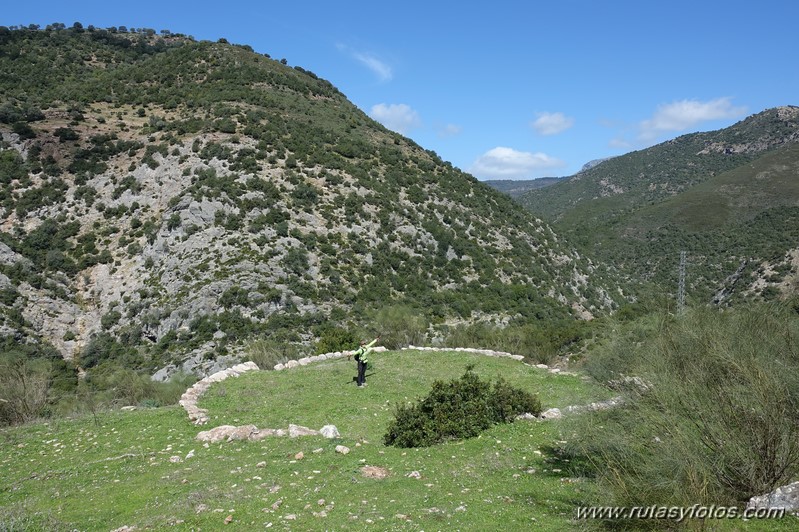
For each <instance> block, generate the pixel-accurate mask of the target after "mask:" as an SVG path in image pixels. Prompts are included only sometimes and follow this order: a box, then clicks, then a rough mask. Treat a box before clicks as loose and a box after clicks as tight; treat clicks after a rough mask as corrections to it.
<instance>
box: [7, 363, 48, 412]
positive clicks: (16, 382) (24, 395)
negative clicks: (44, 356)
mask: <svg viewBox="0 0 799 532" xmlns="http://www.w3.org/2000/svg"><path fill="white" fill-rule="evenodd" d="M49 389H50V365H49V363H48V362H47V361H46V360H27V359H26V358H25V356H24V355H22V354H18V353H9V354H6V355H4V356H3V357H2V359H0V425H13V424H18V423H25V422H28V421H31V420H33V419H36V418H37V417H39V416H41V415H42V414H43V413H44V410H45V407H46V406H47V396H48V391H49Z"/></svg>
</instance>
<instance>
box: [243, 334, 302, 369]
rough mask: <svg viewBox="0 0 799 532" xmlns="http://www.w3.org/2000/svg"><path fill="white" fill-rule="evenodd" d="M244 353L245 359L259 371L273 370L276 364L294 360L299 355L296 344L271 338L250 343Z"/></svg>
mask: <svg viewBox="0 0 799 532" xmlns="http://www.w3.org/2000/svg"><path fill="white" fill-rule="evenodd" d="M245 353H246V359H247V360H249V361H252V362H255V365H257V366H258V367H259V368H260V369H273V368H274V367H275V366H276V365H277V364H282V363H285V362H288V361H289V360H296V359H298V358H300V355H301V351H300V348H299V346H297V345H296V344H293V343H290V342H287V341H280V340H278V339H272V338H270V339H265V338H259V339H257V340H254V341H252V342H250V343H249V344H248V345H247V347H246V349H245Z"/></svg>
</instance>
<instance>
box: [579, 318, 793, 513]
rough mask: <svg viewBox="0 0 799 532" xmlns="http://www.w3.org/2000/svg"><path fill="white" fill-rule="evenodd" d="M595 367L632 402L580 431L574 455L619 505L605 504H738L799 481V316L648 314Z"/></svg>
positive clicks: (591, 419)
mask: <svg viewBox="0 0 799 532" xmlns="http://www.w3.org/2000/svg"><path fill="white" fill-rule="evenodd" d="M586 369H587V370H588V371H589V372H590V373H591V374H592V375H594V376H595V377H596V378H597V379H598V380H600V381H602V382H604V383H606V384H607V385H609V386H611V387H613V388H614V389H616V390H619V391H621V392H622V393H623V395H624V398H625V401H626V403H625V406H624V407H623V408H619V409H615V410H612V411H608V412H604V413H596V414H593V415H587V416H584V417H582V418H580V419H579V420H577V421H576V423H577V425H578V426H577V427H574V429H575V430H576V432H577V433H578V434H580V435H581V436H580V438H579V443H575V444H574V445H573V446H572V447H571V449H570V450H571V452H572V453H574V454H575V455H576V456H580V457H583V458H587V459H588V461H589V462H590V464H591V466H592V467H591V471H592V473H593V475H595V476H596V478H597V480H598V481H599V482H600V484H601V486H602V487H603V489H605V490H606V492H607V493H608V494H609V495H610V496H611V497H612V500H604V502H603V503H602V504H619V505H624V506H647V505H650V504H659V505H667V506H669V505H690V504H697V503H698V504H705V505H709V504H714V503H715V504H726V505H735V504H739V503H741V502H743V501H746V500H747V499H748V498H750V497H752V496H754V495H761V494H764V493H768V492H769V491H771V490H772V489H774V488H775V487H777V486H780V485H783V484H785V483H787V482H789V481H790V480H792V479H794V478H795V477H796V475H797V474H799V316H797V313H796V309H795V308H793V307H792V306H788V305H779V306H777V305H757V306H753V307H750V308H740V309H735V310H728V311H726V312H718V311H714V310H710V309H696V310H691V311H689V312H686V314H685V315H683V316H679V317H673V316H663V315H661V316H657V317H655V316H649V317H647V318H645V319H642V320H639V321H637V322H633V323H630V324H627V325H626V326H623V327H622V326H620V327H619V330H618V332H617V334H616V335H614V336H613V337H612V338H611V339H610V340H609V341H607V343H606V345H605V346H603V347H602V348H601V349H599V350H597V351H596V352H595V353H594V354H592V355H591V356H590V357H589V358H588V360H587V363H586ZM633 377H635V379H634V378H633Z"/></svg>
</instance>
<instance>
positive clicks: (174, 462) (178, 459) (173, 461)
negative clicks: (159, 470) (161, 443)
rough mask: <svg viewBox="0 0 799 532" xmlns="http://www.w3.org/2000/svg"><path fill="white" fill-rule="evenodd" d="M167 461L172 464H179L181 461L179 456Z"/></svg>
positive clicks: (171, 457)
mask: <svg viewBox="0 0 799 532" xmlns="http://www.w3.org/2000/svg"><path fill="white" fill-rule="evenodd" d="M169 461H170V462H172V463H173V464H179V463H180V462H182V461H183V459H182V458H181V457H180V456H170V457H169Z"/></svg>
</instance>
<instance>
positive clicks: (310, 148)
mask: <svg viewBox="0 0 799 532" xmlns="http://www.w3.org/2000/svg"><path fill="white" fill-rule="evenodd" d="M0 69H2V70H3V72H8V73H9V75H8V76H4V77H3V79H2V80H0V96H2V101H0V122H2V123H0V133H1V134H2V144H1V145H0V149H1V150H2V151H0V185H1V186H0V201H2V208H3V210H2V216H0V229H2V231H0V242H2V243H0V288H2V290H3V299H2V309H3V312H2V313H3V320H4V321H3V324H2V331H3V333H4V334H6V335H7V336H8V335H10V336H13V337H15V338H17V339H18V340H21V339H23V338H26V337H30V338H36V337H42V338H43V339H45V340H47V341H49V342H51V343H53V344H54V345H55V346H56V347H57V348H58V349H59V351H60V352H61V353H62V354H63V355H64V356H66V357H68V358H72V357H79V362H80V363H81V364H82V365H84V366H91V365H96V364H99V363H101V362H103V361H104V360H109V359H111V360H116V361H117V362H119V363H124V364H125V365H129V366H134V367H147V368H150V369H155V368H157V367H160V366H163V365H164V364H165V363H167V362H169V361H171V360H177V359H179V358H181V357H185V356H186V355H187V353H191V354H192V355H193V356H195V358H197V357H199V358H200V359H202V358H203V357H208V356H210V357H212V358H213V356H216V355H222V354H225V353H226V352H227V350H228V348H229V347H234V346H236V345H239V344H240V343H241V341H243V340H244V339H246V338H249V337H252V336H254V335H260V334H272V335H274V334H277V331H283V332H284V333H286V334H287V336H285V335H284V336H281V338H289V339H294V340H306V341H307V340H309V339H311V338H312V337H313V336H314V334H315V332H317V331H318V330H319V327H320V326H323V325H324V324H325V323H326V322H328V321H331V322H333V323H344V321H345V320H347V319H363V318H364V317H365V316H366V314H367V313H368V311H369V309H373V308H379V307H382V306H385V305H387V304H391V303H392V302H403V303H407V304H410V305H413V306H414V307H416V308H418V309H420V312H423V313H425V314H426V315H427V317H428V318H429V319H431V320H433V321H438V322H442V321H444V320H447V319H453V318H457V319H470V318H471V317H473V316H476V315H483V316H488V317H491V316H493V317H495V318H498V319H508V318H513V317H515V316H521V317H527V318H538V319H547V318H551V319H566V318H570V317H571V316H573V315H580V316H588V315H590V313H591V312H596V311H600V310H601V309H603V308H610V307H611V306H612V304H613V302H612V300H611V298H610V296H609V295H608V291H607V290H606V289H605V288H603V286H602V285H601V284H600V283H591V282H590V280H591V279H592V275H593V274H592V272H593V271H594V267H593V266H592V265H591V263H590V261H588V260H587V259H585V258H583V257H582V256H580V255H579V254H577V253H576V252H574V251H573V250H572V249H571V248H570V247H569V246H567V245H565V244H564V243H563V242H562V241H561V240H560V239H559V237H558V236H557V235H556V234H555V233H554V232H553V231H552V230H551V228H550V227H549V226H547V225H546V224H544V223H543V222H541V221H540V220H537V219H536V218H535V217H533V216H531V215H529V214H526V213H524V212H523V211H521V210H520V209H518V208H517V207H516V206H515V204H514V203H513V202H512V201H511V200H510V199H509V198H507V197H505V196H503V195H502V194H500V193H498V192H495V191H493V190H492V189H490V188H489V187H488V186H486V185H484V184H482V183H480V182H478V181H476V180H475V179H474V178H473V177H471V176H469V175H467V174H464V173H462V172H460V171H459V170H457V169H455V168H453V167H452V166H451V165H450V164H448V163H445V162H443V161H441V160H440V159H439V158H438V157H437V156H436V155H435V154H434V153H432V152H428V151H425V150H423V149H421V148H420V147H419V146H417V145H415V144H414V143H413V142H412V141H410V140H408V139H406V138H403V137H401V136H399V135H397V134H395V133H393V132H390V131H388V130H386V129H385V128H383V127H382V126H381V125H379V124H377V123H376V122H374V121H372V120H371V119H370V118H368V117H367V116H366V115H365V114H364V113H363V112H361V111H360V110H358V109H357V108H356V107H355V106H353V105H352V104H351V103H350V102H349V101H347V100H346V98H345V97H344V96H343V95H342V94H341V93H340V92H339V91H338V90H336V89H335V87H333V86H332V85H331V84H330V83H329V82H327V81H324V80H320V79H318V78H317V77H316V76H315V75H314V74H313V73H310V72H308V71H305V70H303V69H301V68H299V67H295V68H290V67H288V66H287V65H285V64H283V62H279V61H275V60H272V59H271V58H269V57H266V56H263V55H259V54H255V53H253V52H252V51H251V49H249V47H246V46H236V45H230V44H227V43H211V42H195V41H193V40H192V39H190V38H185V37H182V36H174V35H170V36H168V37H159V36H155V35H152V34H148V33H138V34H131V33H119V32H116V33H115V32H113V31H107V30H98V29H93V30H92V31H86V30H79V31H78V30H76V29H61V30H53V31H31V30H15V31H2V30H0Z"/></svg>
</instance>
